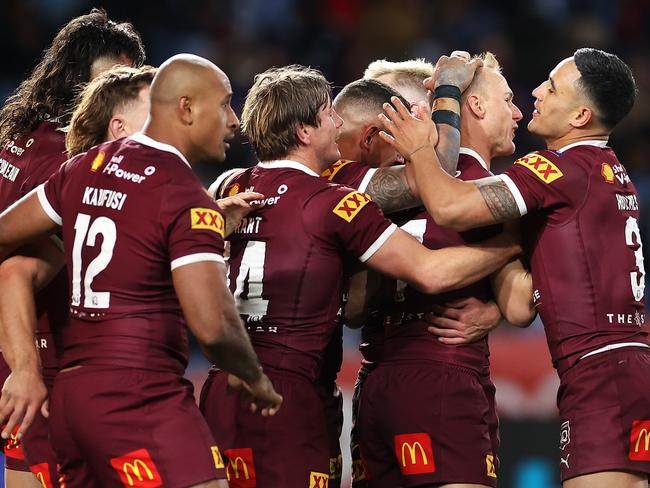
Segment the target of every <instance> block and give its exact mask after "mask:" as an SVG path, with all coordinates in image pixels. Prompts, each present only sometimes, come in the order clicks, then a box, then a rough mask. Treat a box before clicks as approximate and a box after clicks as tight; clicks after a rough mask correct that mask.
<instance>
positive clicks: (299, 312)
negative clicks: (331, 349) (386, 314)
mask: <svg viewBox="0 0 650 488" xmlns="http://www.w3.org/2000/svg"><path fill="white" fill-rule="evenodd" d="M318 176H319V175H318V174H317V173H315V172H313V171H312V170H310V169H309V168H307V167H306V166H304V165H302V164H300V163H297V162H294V161H274V162H269V163H260V164H258V165H257V166H255V167H253V168H249V169H247V170H245V171H243V172H241V173H239V174H238V175H237V176H236V177H235V178H233V179H232V180H230V181H229V182H228V184H227V186H226V187H225V188H224V190H223V193H224V194H232V193H234V192H236V191H246V190H254V191H256V192H260V193H262V194H263V195H265V199H264V203H265V205H264V206H263V207H262V208H261V209H259V210H256V211H255V212H252V213H251V214H249V215H248V216H247V217H246V218H245V219H244V220H243V222H242V223H241V225H240V226H239V228H238V229H237V230H236V231H235V232H234V233H233V234H232V235H231V236H230V258H229V265H230V270H229V282H230V288H231V290H232V291H233V294H234V296H235V303H236V304H237V307H238V309H239V312H240V313H241V315H242V317H243V319H244V321H245V323H246V326H247V329H248V331H249V333H250V336H251V339H252V342H253V344H254V346H255V350H256V352H257V354H258V356H259V358H260V361H261V362H262V364H264V365H269V366H272V367H274V368H277V369H281V370H287V371H292V372H294V373H300V374H302V375H304V376H306V377H307V378H309V379H311V380H313V379H315V378H316V377H317V375H318V372H319V369H320V366H321V356H322V354H323V351H324V349H325V347H326V346H327V344H328V342H329V340H330V338H331V335H332V332H333V331H334V330H335V329H336V327H337V325H338V320H339V319H338V312H339V309H340V307H341V295H342V291H343V281H344V280H343V277H344V265H345V261H346V260H347V259H351V258H357V259H359V260H361V261H362V262H365V261H366V260H367V259H369V258H370V257H371V256H372V255H373V254H374V252H375V251H376V250H377V249H379V248H380V247H381V246H382V245H383V243H384V242H385V241H386V240H387V239H388V237H389V236H390V235H391V234H392V233H393V232H394V231H395V229H396V227H395V226H394V225H392V224H391V223H390V222H389V221H388V220H386V219H385V218H384V217H383V215H382V213H381V211H380V210H379V209H378V207H377V206H376V205H375V204H374V203H373V202H371V200H370V198H369V197H367V196H366V195H365V194H363V193H360V192H358V191H354V190H352V189H350V188H347V187H343V186H340V185H332V184H330V183H328V182H327V181H325V180H324V179H322V178H319V177H318Z"/></svg>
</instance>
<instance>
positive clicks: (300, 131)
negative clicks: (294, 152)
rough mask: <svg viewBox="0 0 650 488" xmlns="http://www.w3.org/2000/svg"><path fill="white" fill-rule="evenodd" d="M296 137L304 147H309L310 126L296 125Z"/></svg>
mask: <svg viewBox="0 0 650 488" xmlns="http://www.w3.org/2000/svg"><path fill="white" fill-rule="evenodd" d="M296 137H297V138H298V140H299V141H300V142H301V143H302V144H304V145H305V146H307V145H309V143H310V142H311V130H310V126H308V125H306V124H298V127H297V128H296Z"/></svg>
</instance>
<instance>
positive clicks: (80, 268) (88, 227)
mask: <svg viewBox="0 0 650 488" xmlns="http://www.w3.org/2000/svg"><path fill="white" fill-rule="evenodd" d="M74 230H75V234H74V244H73V246H72V305H73V306H75V307H79V306H81V298H82V276H81V275H82V273H83V307H84V308H108V307H109V305H110V302H111V294H110V292H108V291H95V290H93V289H92V284H93V280H94V279H95V277H96V276H97V275H98V274H99V273H101V272H102V271H104V270H105V269H106V266H108V263H110V262H111V258H112V257H113V250H114V248H115V240H116V239H117V230H116V228H115V222H113V221H112V220H111V219H109V218H108V217H97V218H96V219H95V220H94V221H93V223H92V224H91V223H90V215H86V214H82V213H80V214H78V215H77V220H76V221H75V223H74ZM98 235H101V236H102V245H101V248H100V251H99V254H98V255H97V257H96V258H95V259H93V260H92V261H91V262H90V263H89V264H88V266H87V267H86V268H85V270H84V265H83V263H82V260H81V251H82V249H83V246H84V245H85V246H90V247H95V243H96V241H97V236H98Z"/></svg>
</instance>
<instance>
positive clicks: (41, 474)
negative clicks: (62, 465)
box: [29, 463, 54, 488]
mask: <svg viewBox="0 0 650 488" xmlns="http://www.w3.org/2000/svg"><path fill="white" fill-rule="evenodd" d="M29 469H30V470H31V472H32V473H33V474H34V476H36V479H37V480H38V482H39V483H40V484H41V486H42V487H43V488H54V485H53V484H52V479H51V478H50V466H49V465H48V464H47V463H40V464H32V465H31V466H30V467H29Z"/></svg>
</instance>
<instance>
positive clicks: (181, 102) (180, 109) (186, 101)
mask: <svg viewBox="0 0 650 488" xmlns="http://www.w3.org/2000/svg"><path fill="white" fill-rule="evenodd" d="M176 111H177V113H178V116H179V117H180V119H181V120H182V121H183V122H184V123H185V124H186V125H192V124H193V123H194V114H193V113H192V99H191V98H190V97H187V96H183V97H181V98H179V99H178V105H177V106H176Z"/></svg>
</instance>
